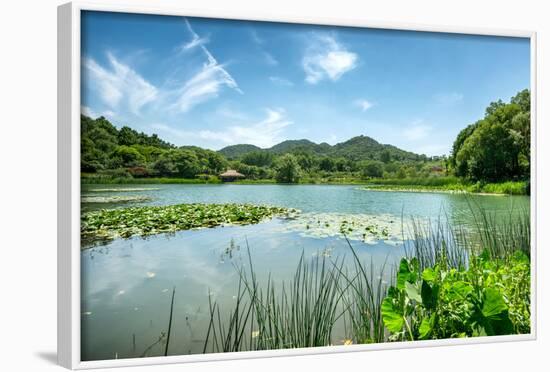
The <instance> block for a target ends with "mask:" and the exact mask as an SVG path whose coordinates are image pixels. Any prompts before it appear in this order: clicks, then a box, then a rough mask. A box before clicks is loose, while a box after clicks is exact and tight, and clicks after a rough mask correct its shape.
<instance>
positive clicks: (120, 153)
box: [112, 145, 145, 167]
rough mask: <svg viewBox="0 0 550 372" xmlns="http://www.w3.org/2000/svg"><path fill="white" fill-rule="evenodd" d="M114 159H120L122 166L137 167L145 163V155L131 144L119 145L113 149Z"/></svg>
mask: <svg viewBox="0 0 550 372" xmlns="http://www.w3.org/2000/svg"><path fill="white" fill-rule="evenodd" d="M112 157H113V160H114V161H118V162H119V164H120V166H122V167H137V166H141V165H143V164H144V163H145V157H144V156H143V155H141V154H140V152H139V151H138V150H136V149H135V148H134V147H131V146H125V145H122V146H118V147H117V148H116V149H115V151H113V155H112Z"/></svg>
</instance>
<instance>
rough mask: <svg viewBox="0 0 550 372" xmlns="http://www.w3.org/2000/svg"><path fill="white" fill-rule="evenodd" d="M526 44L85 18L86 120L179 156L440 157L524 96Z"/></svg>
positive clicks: (114, 16)
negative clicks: (382, 149)
mask: <svg viewBox="0 0 550 372" xmlns="http://www.w3.org/2000/svg"><path fill="white" fill-rule="evenodd" d="M529 60H530V52H529V40H528V39H522V38H505V37H488V36H468V35H452V34H441V33H439V34H438V33H426V32H411V31H391V30H375V29H361V28H343V27H326V26H311V25H293V24H283V23H268V22H247V21H228V20H214V19H203V18H182V17H168V16H153V15H135V14H124V13H104V12H84V14H83V16H82V88H81V89H82V93H81V95H82V111H83V112H84V113H85V114H88V115H90V116H92V117H97V116H105V117H106V118H108V119H109V120H110V121H111V122H113V124H115V125H116V126H118V127H121V126H123V125H127V126H130V127H132V128H134V129H136V130H138V131H143V132H146V133H149V134H151V133H157V134H158V135H159V136H160V137H161V138H163V139H165V140H167V141H169V142H171V143H174V144H176V145H197V146H201V147H205V148H210V149H220V148H222V147H224V146H227V145H233V144H238V143H251V144H255V145H257V146H260V147H270V146H272V145H274V144H277V143H279V142H281V141H283V140H286V139H301V138H307V139H309V140H312V141H314V142H317V143H320V142H328V143H330V144H335V143H338V142H342V141H345V140H347V139H349V138H351V137H354V136H357V135H361V134H363V135H367V136H370V137H372V138H374V139H376V140H378V141H379V142H382V143H389V144H393V145H395V146H398V147H400V148H403V149H406V150H410V151H414V152H417V153H425V154H427V155H441V154H447V153H449V151H450V149H451V146H452V143H453V141H454V138H455V137H456V135H457V133H458V132H459V131H460V130H461V129H462V128H463V127H465V126H466V125H468V124H470V123H472V122H475V121H476V120H478V119H479V118H481V117H482V116H483V113H484V111H485V107H486V106H487V105H488V104H489V103H490V102H491V101H495V100H497V99H499V98H500V99H503V100H505V101H508V100H509V99H510V97H511V96H513V95H514V94H515V93H516V92H518V91H519V90H522V89H524V88H528V87H529V82H530V62H529Z"/></svg>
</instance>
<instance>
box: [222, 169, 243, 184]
mask: <svg viewBox="0 0 550 372" xmlns="http://www.w3.org/2000/svg"><path fill="white" fill-rule="evenodd" d="M220 178H221V180H222V181H223V182H233V181H236V180H239V179H242V178H245V176H244V174H242V173H239V172H237V171H236V170H235V169H228V170H226V171H225V172H224V173H222V174H220Z"/></svg>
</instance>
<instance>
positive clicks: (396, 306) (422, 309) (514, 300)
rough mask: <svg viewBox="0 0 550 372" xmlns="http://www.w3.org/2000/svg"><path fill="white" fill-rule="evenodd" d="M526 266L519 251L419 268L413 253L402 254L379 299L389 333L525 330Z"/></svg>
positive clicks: (434, 335) (438, 335)
mask: <svg viewBox="0 0 550 372" xmlns="http://www.w3.org/2000/svg"><path fill="white" fill-rule="evenodd" d="M529 267H530V265H529V258H528V257H527V256H525V255H524V254H523V252H521V251H516V252H515V253H514V255H512V256H511V257H509V258H508V259H506V260H502V259H500V260H497V259H490V258H489V254H488V252H484V253H483V254H481V255H479V256H477V257H474V258H473V259H472V260H470V265H469V268H468V269H466V268H464V267H460V268H448V267H445V265H441V264H437V265H435V266H434V267H428V268H426V269H424V270H423V271H420V270H419V263H418V261H417V259H416V258H413V259H409V260H407V259H405V258H403V259H402V260H401V263H400V265H399V271H398V273H397V280H396V285H395V286H392V287H390V288H389V290H388V295H387V297H386V298H385V299H384V301H383V302H382V315H383V320H384V325H385V326H386V328H387V329H388V330H389V331H390V332H391V336H390V339H392V340H418V339H442V338H453V337H472V336H493V335H506V334H515V333H516V334H521V333H529V332H530V283H531V282H530V269H529Z"/></svg>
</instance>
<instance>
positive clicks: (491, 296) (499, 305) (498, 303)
mask: <svg viewBox="0 0 550 372" xmlns="http://www.w3.org/2000/svg"><path fill="white" fill-rule="evenodd" d="M507 310H508V306H507V305H506V302H504V298H503V297H502V295H501V294H500V292H499V291H497V290H496V289H494V288H485V289H484V290H483V307H482V309H481V312H482V314H483V316H484V317H486V318H489V319H491V320H497V319H501V318H502V313H503V312H506V311H507Z"/></svg>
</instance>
